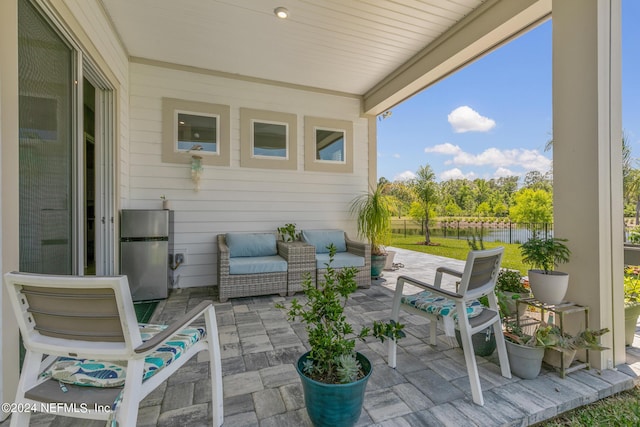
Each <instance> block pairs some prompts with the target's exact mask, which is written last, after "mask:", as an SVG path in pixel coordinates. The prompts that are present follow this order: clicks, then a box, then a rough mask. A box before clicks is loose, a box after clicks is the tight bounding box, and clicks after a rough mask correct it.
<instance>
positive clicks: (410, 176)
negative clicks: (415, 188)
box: [393, 171, 416, 181]
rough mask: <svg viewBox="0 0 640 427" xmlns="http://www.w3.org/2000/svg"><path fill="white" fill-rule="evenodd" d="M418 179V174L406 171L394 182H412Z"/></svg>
mask: <svg viewBox="0 0 640 427" xmlns="http://www.w3.org/2000/svg"><path fill="white" fill-rule="evenodd" d="M415 177H416V174H415V173H413V172H411V171H404V172H402V173H401V174H398V175H396V176H394V177H393V180H394V181H410V180H412V179H414V178H415Z"/></svg>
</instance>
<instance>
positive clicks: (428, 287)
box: [398, 276, 462, 300]
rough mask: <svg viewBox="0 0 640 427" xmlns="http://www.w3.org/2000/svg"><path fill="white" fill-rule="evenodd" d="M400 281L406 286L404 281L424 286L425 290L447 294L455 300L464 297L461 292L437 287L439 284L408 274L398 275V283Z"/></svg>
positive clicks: (446, 295) (420, 286)
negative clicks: (429, 282)
mask: <svg viewBox="0 0 640 427" xmlns="http://www.w3.org/2000/svg"><path fill="white" fill-rule="evenodd" d="M400 282H402V285H403V287H404V283H409V284H410V285H414V286H417V287H419V288H422V289H424V290H427V291H430V292H434V293H437V294H440V295H442V296H445V297H447V298H450V299H453V300H461V299H462V295H460V294H458V293H456V292H451V291H448V290H446V289H442V288H440V287H437V286H434V285H430V284H428V283H425V282H422V281H420V280H416V279H413V278H411V277H408V276H400V277H398V284H399V283H400Z"/></svg>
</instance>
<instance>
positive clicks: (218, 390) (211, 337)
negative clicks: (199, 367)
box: [204, 307, 224, 427]
mask: <svg viewBox="0 0 640 427" xmlns="http://www.w3.org/2000/svg"><path fill="white" fill-rule="evenodd" d="M204 319H205V325H206V327H207V342H208V345H209V371H210V372H211V375H210V377H211V410H212V412H213V414H212V419H213V425H214V426H217V427H220V426H221V425H222V423H223V422H224V410H223V402H222V397H223V396H222V364H221V362H220V341H219V339H218V322H217V320H216V313H215V310H214V308H213V307H210V308H209V309H207V311H205V312H204Z"/></svg>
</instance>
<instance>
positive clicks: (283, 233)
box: [278, 224, 300, 242]
mask: <svg viewBox="0 0 640 427" xmlns="http://www.w3.org/2000/svg"><path fill="white" fill-rule="evenodd" d="M278 233H280V238H282V241H283V242H294V241H296V240H298V238H299V237H300V234H299V233H297V232H296V225H295V224H285V225H284V226H283V227H278Z"/></svg>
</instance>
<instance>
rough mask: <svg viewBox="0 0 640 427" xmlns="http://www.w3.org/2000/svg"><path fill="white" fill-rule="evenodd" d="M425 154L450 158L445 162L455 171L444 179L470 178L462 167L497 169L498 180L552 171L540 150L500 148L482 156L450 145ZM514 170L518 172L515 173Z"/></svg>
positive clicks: (443, 145) (436, 147) (445, 174)
mask: <svg viewBox="0 0 640 427" xmlns="http://www.w3.org/2000/svg"><path fill="white" fill-rule="evenodd" d="M424 151H425V153H432V154H442V155H445V156H450V158H449V159H446V160H444V162H443V164H444V165H446V166H454V168H453V169H450V170H448V171H445V172H443V174H442V179H447V178H445V177H451V178H461V177H468V175H469V174H466V175H465V174H463V173H462V171H461V170H460V168H461V167H493V168H496V170H495V172H494V173H493V176H494V177H496V178H498V177H501V176H514V175H518V176H519V175H522V172H517V170H518V169H523V170H525V171H530V170H537V171H540V172H543V173H544V172H547V171H548V170H549V169H551V159H549V158H547V157H545V156H544V155H542V154H541V153H540V152H538V150H528V149H524V148H513V149H509V150H501V149H499V148H495V147H492V148H488V149H486V150H484V151H483V152H482V153H480V154H473V153H468V152H466V151H463V150H462V149H461V148H460V147H459V146H457V145H453V144H450V143H445V144H439V145H435V146H433V147H427V148H425V149H424ZM514 169H515V170H516V172H514Z"/></svg>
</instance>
